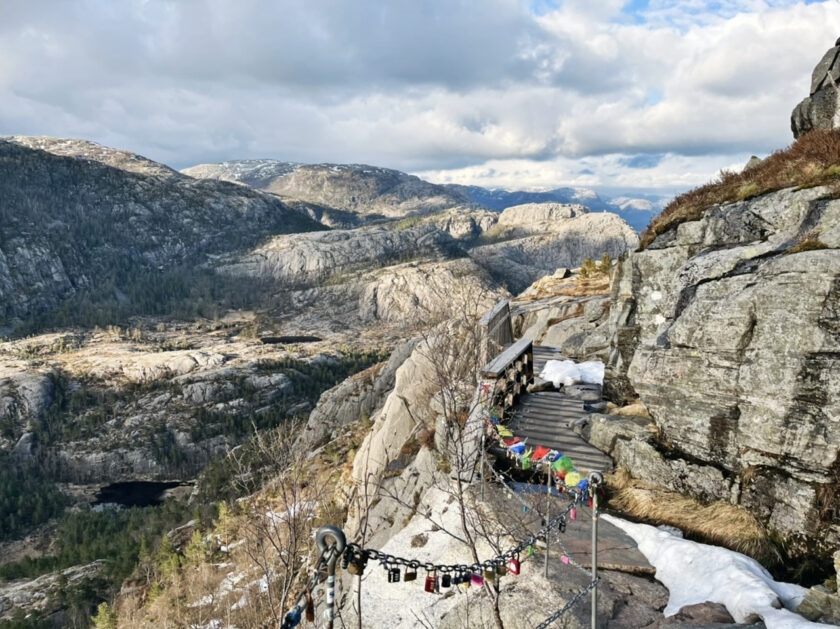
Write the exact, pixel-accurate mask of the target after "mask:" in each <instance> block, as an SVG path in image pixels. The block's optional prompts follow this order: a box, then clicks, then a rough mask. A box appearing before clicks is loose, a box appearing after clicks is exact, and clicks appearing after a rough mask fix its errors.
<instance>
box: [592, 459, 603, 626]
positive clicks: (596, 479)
mask: <svg viewBox="0 0 840 629" xmlns="http://www.w3.org/2000/svg"><path fill="white" fill-rule="evenodd" d="M603 480H604V477H603V476H602V475H601V474H600V473H599V472H592V473H591V474H590V475H589V491H590V493H591V495H592V583H595V581H596V580H597V579H598V485H600V484H601V483H602V482H603ZM597 623H598V585H597V583H596V584H595V585H594V586H593V587H592V622H591V629H597Z"/></svg>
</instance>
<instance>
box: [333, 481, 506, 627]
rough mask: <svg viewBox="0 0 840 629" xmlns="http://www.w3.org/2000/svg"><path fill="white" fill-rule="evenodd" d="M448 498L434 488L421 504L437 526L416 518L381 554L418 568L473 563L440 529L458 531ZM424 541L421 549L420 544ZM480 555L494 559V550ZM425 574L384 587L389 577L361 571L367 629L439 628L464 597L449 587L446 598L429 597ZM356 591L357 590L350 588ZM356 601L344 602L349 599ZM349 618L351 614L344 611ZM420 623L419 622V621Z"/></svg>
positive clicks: (376, 569)
mask: <svg viewBox="0 0 840 629" xmlns="http://www.w3.org/2000/svg"><path fill="white" fill-rule="evenodd" d="M451 498H452V495H451V494H450V493H448V492H447V491H444V490H441V489H439V488H437V487H432V488H431V489H429V490H428V491H427V492H426V493H425V495H424V496H423V505H421V508H423V507H424V506H426V508H428V509H429V515H430V516H431V518H432V519H433V520H434V521H435V522H437V523H439V525H440V526H439V527H438V526H433V525H432V524H431V522H430V521H429V520H428V519H426V518H424V517H414V518H412V519H411V521H410V522H408V524H407V525H406V526H405V528H403V529H402V530H401V531H400V532H399V533H397V534H396V535H395V536H394V537H392V538H391V539H390V540H388V542H387V543H386V544H385V545H384V546H383V547H382V548H381V549H380V552H383V553H386V554H391V555H396V556H400V557H406V558H410V559H416V560H417V561H419V562H420V563H421V564H426V563H427V562H428V563H435V564H446V565H449V564H472V563H473V559H472V557H471V556H470V553H469V551H468V549H467V547H466V546H465V545H464V544H463V543H461V542H458V541H457V540H455V539H454V538H452V537H451V536H450V535H448V534H447V533H446V532H444V529H448V530H450V531H458V530H459V526H460V520H459V516H458V507H457V504H455V503H451V502H450V501H451ZM421 539H422V540H423V542H422V545H420V544H419V541H418V540H421ZM477 550H478V552H479V555H480V557H481V558H482V559H484V558H488V557H492V556H494V555H495V553H494V552H493V550H492V549H491V548H489V546H486V545H484V544H479V546H478V549H477ZM423 579H425V573H424V572H423V570H422V569H421V570H419V571H418V578H417V580H416V581H412V582H408V583H406V582H404V581H402V580H400V582H399V583H388V581H387V573H386V571H385V570H383V569H379V566H378V565H373V564H371V565H370V566H369V568H368V570H366V571H365V573H364V576H363V577H362V581H363V583H364V585H363V587H362V619H363V623H364V626H365V627H416V626H420V625H421V624H426V626H438V624H439V623H440V621H441V619H442V618H443V616H444V615H445V614H446V613H447V611H449V610H450V609H451V608H452V607H453V606H455V605H456V604H458V602H459V601H460V599H461V598H462V597H463V596H467V595H468V594H467V592H462V591H460V589H459V588H457V587H453V588H452V589H451V590H449V591H450V592H452V593H453V594H452V595H450V596H443V595H441V594H432V593H428V592H426V591H424V588H423V586H424V583H423ZM354 589H355V588H354ZM353 598H355V595H354V596H351V597H348V600H349V599H353ZM344 612H345V613H348V614H352V615H353V617H354V621H355V612H354V611H353V610H351V609H346V610H344ZM420 619H422V620H420Z"/></svg>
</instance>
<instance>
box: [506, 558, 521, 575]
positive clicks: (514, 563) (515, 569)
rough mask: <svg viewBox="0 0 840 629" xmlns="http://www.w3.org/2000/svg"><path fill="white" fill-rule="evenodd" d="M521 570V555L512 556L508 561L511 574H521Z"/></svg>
mask: <svg viewBox="0 0 840 629" xmlns="http://www.w3.org/2000/svg"><path fill="white" fill-rule="evenodd" d="M519 570H520V565H519V557H511V558H510V560H509V561H508V572H510V573H511V574H519Z"/></svg>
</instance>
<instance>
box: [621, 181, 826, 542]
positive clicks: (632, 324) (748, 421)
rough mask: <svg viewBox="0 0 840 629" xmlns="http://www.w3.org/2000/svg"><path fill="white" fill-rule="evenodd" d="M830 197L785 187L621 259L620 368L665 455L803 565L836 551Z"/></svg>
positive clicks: (711, 213)
mask: <svg viewBox="0 0 840 629" xmlns="http://www.w3.org/2000/svg"><path fill="white" fill-rule="evenodd" d="M834 197H835V193H834V192H833V191H832V190H831V189H829V188H825V187H818V188H812V189H806V190H792V189H788V190H782V191H779V192H776V193H771V194H767V195H764V196H761V197H758V198H756V199H753V200H750V201H744V202H739V203H731V204H726V205H722V206H719V207H714V208H710V209H709V210H708V211H707V212H706V213H705V214H704V215H703V216H702V218H700V219H699V220H694V221H690V222H685V223H682V224H680V225H679V226H678V227H676V228H675V229H672V230H670V231H668V232H666V233H664V234H662V235H660V236H659V237H657V238H656V239H655V240H654V241H653V243H652V244H651V245H650V246H649V247H648V248H647V249H645V250H644V251H641V252H636V253H633V254H632V255H630V256H629V257H628V258H627V259H626V260H624V261H623V263H622V264H621V265H620V267H619V269H618V271H617V273H618V281H617V282H616V287H617V288H616V290H615V293H614V295H613V298H614V305H613V311H612V317H613V326H614V329H615V331H616V332H615V337H614V341H613V348H614V349H613V355H612V365H613V367H614V368H615V369H616V370H617V371H618V373H620V374H626V377H627V379H628V381H629V384H630V385H631V386H632V388H633V390H634V391H635V392H636V393H637V394H638V395H639V396H640V398H641V400H642V402H643V403H644V404H645V406H646V407H647V408H648V409H649V410H650V412H651V415H652V416H653V418H654V420H655V421H656V424H657V426H658V427H659V429H660V430H661V443H660V446H661V447H662V448H663V450H665V449H667V450H666V451H667V453H668V457H671V458H673V457H676V458H684V459H686V460H689V461H693V462H699V463H702V465H705V466H707V467H708V469H709V470H710V471H711V472H712V476H714V477H716V478H717V481H715V482H714V483H713V484H710V485H709V486H707V487H705V488H704V489H703V490H702V493H704V495H703V496H702V497H703V498H704V499H718V500H727V501H732V502H733V503H735V504H741V505H744V506H745V507H747V508H748V509H749V510H750V511H751V512H752V513H754V514H755V515H757V516H758V517H759V518H760V519H761V521H762V522H764V523H766V525H767V526H769V527H770V528H771V529H772V530H774V531H776V532H777V533H778V534H779V535H780V536H781V537H782V538H783V539H784V541H785V544H786V545H787V548H788V550H789V551H790V552H792V553H793V554H796V555H799V556H804V555H807V553H809V552H811V551H815V550H816V551H819V552H822V553H826V552H828V551H833V550H834V549H836V548H837V546H838V545H840V525H838V520H837V513H838V511H837V509H838V506H840V495H838V492H837V487H838V485H837V483H838V479H840V476H838V474H840V456H839V455H840V424H838V421H837V418H838V416H840V389H838V387H837V379H836V378H835V377H834V374H835V373H836V370H837V368H838V366H840V363H838V360H840V359H838V356H840V336H839V335H838V329H837V321H838V314H840V310H838V309H840V301H838V300H840V292H838V291H839V289H840V256H838V254H837V248H838V247H840V201H837V200H836V199H835V198H834ZM815 240H816V241H818V247H817V248H810V250H809V247H797V246H796V245H797V243H802V242H803V241H804V242H808V241H810V242H814V241H815ZM637 472H638V473H639V474H640V475H641V476H644V474H645V472H644V471H642V470H637ZM696 493H700V490H696Z"/></svg>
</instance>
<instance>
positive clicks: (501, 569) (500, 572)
mask: <svg viewBox="0 0 840 629" xmlns="http://www.w3.org/2000/svg"><path fill="white" fill-rule="evenodd" d="M507 571H508V569H507V565H505V562H504V561H500V562H499V563H497V564H496V575H497V576H500V577H503V576H505V575H506V574H507Z"/></svg>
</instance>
